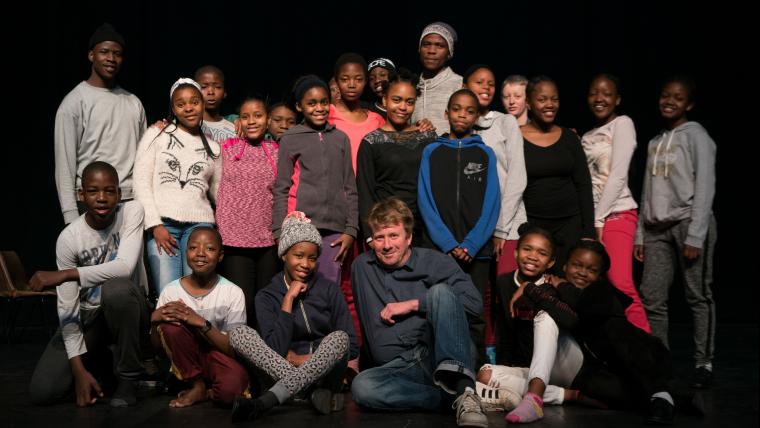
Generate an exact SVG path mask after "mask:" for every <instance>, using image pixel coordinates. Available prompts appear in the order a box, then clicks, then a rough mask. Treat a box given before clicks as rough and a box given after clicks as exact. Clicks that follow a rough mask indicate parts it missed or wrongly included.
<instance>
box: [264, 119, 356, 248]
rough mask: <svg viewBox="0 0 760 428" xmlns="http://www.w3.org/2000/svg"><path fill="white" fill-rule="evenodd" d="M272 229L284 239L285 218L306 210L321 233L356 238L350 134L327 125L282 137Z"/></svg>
mask: <svg viewBox="0 0 760 428" xmlns="http://www.w3.org/2000/svg"><path fill="white" fill-rule="evenodd" d="M278 156H279V157H278V160H277V180H276V181H275V185H274V192H273V193H274V207H273V210H272V231H273V232H274V236H275V238H279V237H280V228H281V227H282V221H283V220H284V219H285V216H286V215H287V214H288V213H290V212H292V211H302V212H304V213H305V214H306V215H307V216H308V217H309V218H310V219H311V222H312V223H313V224H314V226H315V227H316V228H317V229H320V230H321V231H332V232H338V233H345V234H347V235H351V236H353V237H356V234H357V231H358V227H359V226H358V221H359V219H358V216H359V201H358V197H357V194H356V178H355V176H354V169H353V166H352V164H351V145H350V143H349V141H348V136H347V135H346V134H345V133H344V132H342V131H340V130H338V129H336V128H335V126H334V125H327V126H325V128H324V129H322V130H319V131H318V130H315V129H312V128H310V127H308V126H306V125H296V126H294V127H292V128H290V129H288V130H287V131H286V132H285V134H283V135H282V137H281V138H280V150H279V154H278Z"/></svg>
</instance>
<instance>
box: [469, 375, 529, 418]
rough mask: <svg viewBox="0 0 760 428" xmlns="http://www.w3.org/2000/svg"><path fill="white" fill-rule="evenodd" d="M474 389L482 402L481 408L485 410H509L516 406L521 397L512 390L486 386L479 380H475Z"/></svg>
mask: <svg viewBox="0 0 760 428" xmlns="http://www.w3.org/2000/svg"><path fill="white" fill-rule="evenodd" d="M475 391H476V392H477V395H478V397H479V398H480V402H481V403H482V404H483V410H485V411H486V412H502V411H506V412H509V411H511V410H512V409H514V408H515V407H517V405H518V404H520V400H521V399H522V397H521V396H520V395H519V394H517V393H516V392H514V391H511V390H509V389H506V388H496V387H493V386H488V385H486V384H484V383H480V382H475Z"/></svg>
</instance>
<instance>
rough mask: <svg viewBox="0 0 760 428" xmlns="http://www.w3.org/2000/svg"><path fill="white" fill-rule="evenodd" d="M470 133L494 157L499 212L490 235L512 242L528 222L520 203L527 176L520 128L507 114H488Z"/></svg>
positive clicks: (522, 204)
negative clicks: (486, 147)
mask: <svg viewBox="0 0 760 428" xmlns="http://www.w3.org/2000/svg"><path fill="white" fill-rule="evenodd" d="M474 130H475V133H476V134H478V135H480V136H481V138H482V139H483V141H484V142H485V143H486V145H487V146H488V147H490V148H492V149H493V151H494V153H495V154H496V161H497V166H498V169H497V171H498V173H499V187H500V189H501V211H500V212H499V220H498V221H497V222H496V230H494V232H493V234H494V236H496V237H497V238H501V239H510V240H516V239H518V238H519V237H520V235H519V234H518V233H517V228H518V227H520V225H521V224H523V223H525V222H526V221H528V217H527V215H526V213H525V204H524V203H523V201H522V194H523V190H525V186H526V185H527V183H528V175H527V173H526V172H525V156H524V155H523V137H522V133H521V132H520V126H519V125H518V124H517V120H516V119H515V117H514V116H512V115H511V114H504V113H501V112H498V111H489V112H488V113H487V114H486V115H484V116H481V117H479V118H478V121H477V123H476V124H475V128H474Z"/></svg>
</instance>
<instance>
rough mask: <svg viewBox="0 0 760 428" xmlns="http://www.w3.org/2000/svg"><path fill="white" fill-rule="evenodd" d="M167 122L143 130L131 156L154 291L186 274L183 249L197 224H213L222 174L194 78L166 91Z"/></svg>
mask: <svg viewBox="0 0 760 428" xmlns="http://www.w3.org/2000/svg"><path fill="white" fill-rule="evenodd" d="M169 94H170V100H171V117H170V120H169V124H168V125H166V126H165V127H163V129H158V128H155V127H151V128H149V129H148V130H147V131H145V134H144V135H143V138H142V139H141V141H140V144H139V146H138V149H137V158H136V160H135V171H134V177H135V196H136V198H137V200H138V201H140V203H142V205H143V207H144V208H145V214H146V215H145V229H146V230H147V231H148V237H149V238H148V242H147V249H146V250H147V254H148V263H149V265H150V271H151V277H152V280H153V284H154V285H155V287H156V288H157V289H156V292H157V294H160V292H161V290H162V289H163V287H164V286H165V285H166V284H168V283H170V282H171V281H174V280H176V279H178V278H180V277H182V276H183V275H187V274H189V273H190V268H189V267H188V266H187V263H186V262H185V258H186V257H185V248H186V246H187V245H186V244H187V242H186V241H187V239H188V237H189V236H190V233H191V232H192V231H193V229H195V228H196V227H198V226H201V225H205V226H208V225H212V224H213V223H214V211H213V209H212V208H211V202H210V200H209V197H210V198H212V199H213V198H215V195H216V190H217V188H218V183H219V177H220V175H221V170H222V168H221V166H222V165H221V158H219V151H220V149H219V144H218V143H217V142H216V141H213V140H208V139H207V138H206V137H205V136H204V135H203V133H202V132H201V120H202V118H203V96H202V94H201V91H200V85H198V83H196V82H195V81H193V80H192V79H185V78H183V79H179V80H177V82H175V83H174V85H172V88H171V91H170V93H169Z"/></svg>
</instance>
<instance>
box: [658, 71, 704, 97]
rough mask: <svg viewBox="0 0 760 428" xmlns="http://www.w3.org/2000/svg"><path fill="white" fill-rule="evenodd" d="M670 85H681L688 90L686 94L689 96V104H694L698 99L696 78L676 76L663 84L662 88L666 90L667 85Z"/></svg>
mask: <svg viewBox="0 0 760 428" xmlns="http://www.w3.org/2000/svg"><path fill="white" fill-rule="evenodd" d="M669 83H680V84H681V85H682V86H683V87H684V89H686V93H687V94H688V96H689V103H693V102H694V101H695V100H696V97H697V83H696V82H695V81H694V78H693V77H691V76H689V75H687V74H674V75H672V76H670V77H668V78H667V79H665V81H664V82H663V83H662V88H665V85H667V84H669Z"/></svg>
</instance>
